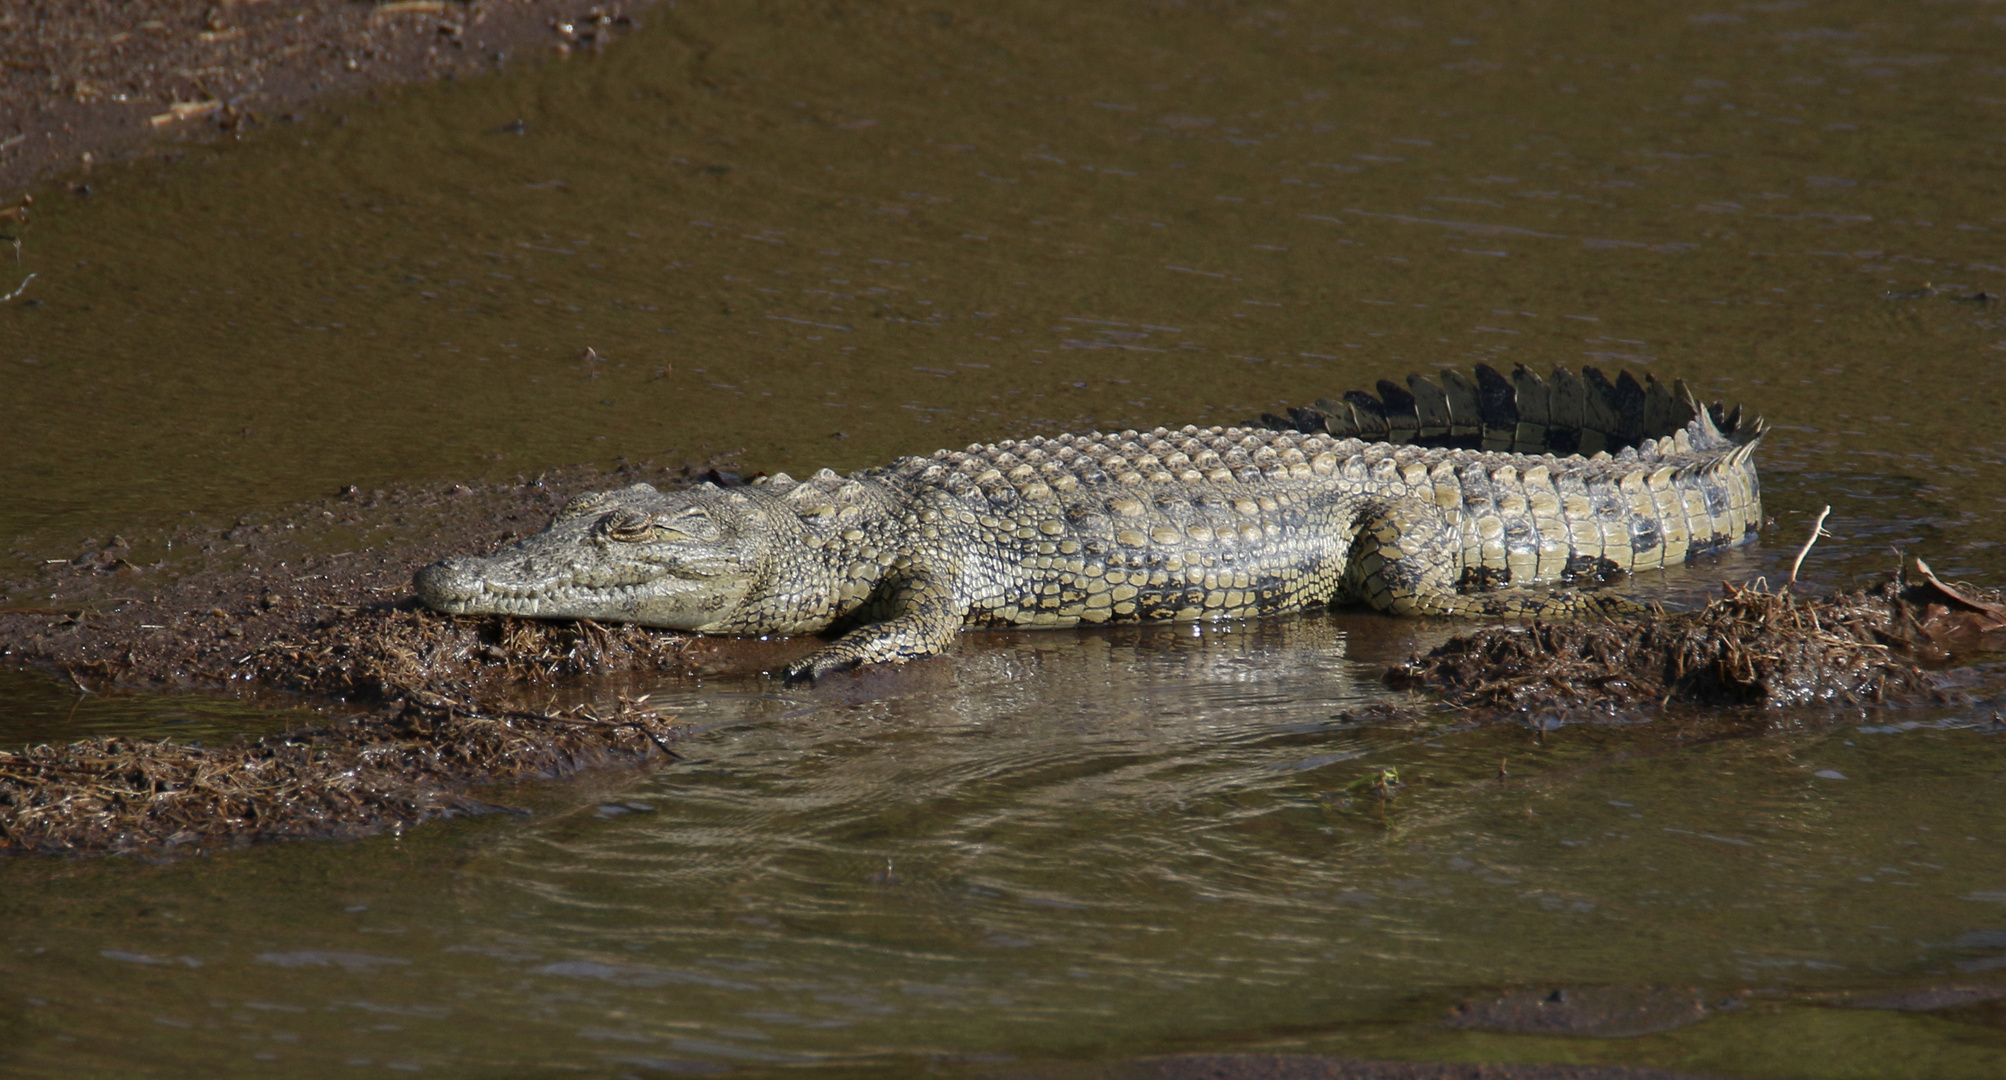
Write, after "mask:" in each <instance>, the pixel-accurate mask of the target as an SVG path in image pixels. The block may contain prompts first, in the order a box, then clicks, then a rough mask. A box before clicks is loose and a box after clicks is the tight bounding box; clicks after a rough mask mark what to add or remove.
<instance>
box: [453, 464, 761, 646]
mask: <svg viewBox="0 0 2006 1080" xmlns="http://www.w3.org/2000/svg"><path fill="white" fill-rule="evenodd" d="M770 502H772V500H771V499H767V498H762V497H759V496H754V495H749V494H747V493H746V492H744V491H741V490H737V489H726V488H720V487H718V486H716V485H714V484H708V483H706V484H698V485H697V486H695V487H692V488H687V489H684V490H680V491H671V492H661V491H657V490H655V489H654V488H653V487H652V486H650V485H647V484H635V485H634V486H632V487H629V488H623V489H621V490H619V491H601V492H595V493H592V494H589V495H581V496H579V497H578V498H575V499H573V500H571V502H570V503H569V504H567V505H566V506H565V507H564V509H563V510H561V511H559V512H558V515H557V518H556V520H554V521H552V522H551V523H550V526H549V527H548V528H546V529H544V530H543V531H542V532H540V533H537V534H536V535H534V536H530V537H527V538H525V539H522V540H519V541H517V542H515V543H513V544H510V545H508V546H507V547H504V548H502V549H501V550H500V551H497V552H495V553H494V554H492V555H489V556H486V557H484V558H483V557H463V558H456V559H446V560H444V561H443V562H436V563H433V564H432V565H430V566H427V567H425V568H424V569H423V570H420V571H418V575H417V578H416V579H415V580H414V582H413V585H414V586H415V588H416V589H417V592H418V598H419V599H420V600H423V601H424V602H425V603H426V604H427V605H429V606H431V607H432V608H434V609H436V610H439V611H443V612H446V613H448V614H452V615H522V616H528V617H531V618H544V619H603V620H606V621H609V622H629V623H640V624H642V625H645V626H663V627H670V628H673V629H678V630H720V629H725V628H727V627H728V626H729V623H730V619H731V616H732V615H733V613H734V612H736V611H738V610H739V608H740V607H741V606H742V605H743V604H744V602H745V599H746V597H747V594H748V593H749V592H750V591H751V590H752V589H753V587H754V585H755V583H756V582H757V581H758V580H759V579H760V578H761V577H762V576H763V575H762V570H763V569H764V567H765V564H766V562H767V560H768V558H769V557H770V555H771V553H772V540H773V536H774V533H775V530H774V529H773V528H772V526H771V525H770V524H769V521H768V519H769V517H771V516H772V515H771V510H770V507H769V506H768V505H767V504H768V503H770ZM790 516H791V515H790Z"/></svg>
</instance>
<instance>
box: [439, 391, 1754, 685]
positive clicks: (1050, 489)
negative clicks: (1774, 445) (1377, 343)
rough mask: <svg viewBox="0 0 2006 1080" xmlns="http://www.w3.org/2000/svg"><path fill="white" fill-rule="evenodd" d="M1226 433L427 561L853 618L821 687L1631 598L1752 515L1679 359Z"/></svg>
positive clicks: (680, 495)
mask: <svg viewBox="0 0 2006 1080" xmlns="http://www.w3.org/2000/svg"><path fill="white" fill-rule="evenodd" d="M1377 390H1378V393H1377V394H1376V395H1375V394H1372V393H1368V392H1365V391H1357V390H1354V391H1351V392H1349V393H1347V394H1345V395H1344V396H1343V397H1342V398H1339V399H1331V400H1324V401H1319V402H1317V403H1316V404H1315V405H1314V406H1310V407H1306V408H1297V409H1291V410H1290V411H1289V414H1288V415H1287V416H1278V415H1267V416H1264V417H1262V418H1261V419H1259V420H1254V421H1248V422H1246V423H1244V424H1240V425H1234V426H1227V427H1203V428H1201V427H1197V426H1186V427H1182V428H1162V427H1159V428H1156V429H1155V430H1152V431H1133V430H1129V431H1117V432H1092V433H1089V434H1085V435H1061V436H1058V437H1055V438H1046V437H1038V438H1029V439H1020V440H1009V439H1006V440H1004V441H1002V442H997V443H989V444H978V445H974V446H970V447H968V448H967V449H966V450H940V451H937V452H935V453H933V454H932V455H928V456H916V457H906V458H901V459H899V460H897V461H894V462H893V463H891V464H890V465H887V466H883V467H880V468H873V469H865V470H863V471H860V472H855V473H851V474H850V475H848V476H839V475H838V474H836V473H835V472H833V471H830V470H828V469H824V470H822V471H821V472H818V473H816V474H815V475H814V476H812V477H809V478H808V479H806V480H799V481H797V480H794V479H793V478H791V477H788V476H786V475H785V474H781V475H775V476H773V477H771V478H769V479H765V480H763V481H756V482H755V483H753V484H751V485H745V486H732V487H721V486H718V485H717V484H714V483H708V482H706V483H699V484H697V485H695V486H694V487H689V488H684V489H680V490H671V491H658V490H656V489H655V488H654V487H652V486H650V485H648V484H635V485H633V486H631V487H627V488H624V489H621V490H614V491H601V492H595V493H591V494H587V495H581V496H579V497H578V498H576V499H574V500H572V501H571V502H570V503H569V504H568V505H566V506H565V507H564V508H563V510H561V511H560V512H559V513H558V515H557V516H556V518H555V519H554V520H553V521H552V522H551V524H550V525H549V527H548V528H546V529H545V530H544V531H543V532H541V533H537V534H535V535H532V536H529V537H526V538H524V539H522V540H519V541H517V542H515V543H513V544H510V545H507V546H505V547H503V548H501V549H500V550H498V551H496V552H495V553H494V554H492V555H489V556H486V557H460V558H450V559H446V560H444V561H442V562H438V563H435V564H433V565H431V566H427V567H425V568H424V569H422V570H420V571H419V572H418V574H417V577H416V579H415V582H414V586H415V588H416V591H417V594H418V597H419V598H420V599H421V600H422V601H423V602H424V603H425V604H427V605H429V606H431V607H432V608H434V609H436V610H438V611H442V612H447V613H451V614H507V615H519V616H530V617H537V618H566V619H595V620H607V621H617V622H630V623H638V624H643V625H648V626H659V627H669V628H675V629H681V630H689V631H697V632H702V633H716V634H748V635H751V634H805V633H821V632H824V631H832V630H833V631H837V632H839V636H836V637H835V638H834V640H832V641H829V642H827V643H826V644H824V645H823V646H822V647H821V648H819V649H818V650H817V651H815V652H814V653H812V654H811V655H809V656H807V657H806V658H804V659H802V660H800V661H798V662H796V663H794V664H792V665H791V666H790V667H789V668H788V669H787V671H786V677H787V679H788V681H790V682H800V681H812V680H814V679H816V678H819V677H822V676H824V675H827V674H829V673H831V672H834V671H839V670H842V669H845V668H850V667H855V666H858V665H862V664H871V663H881V662H894V661H904V660H911V659H914V658H917V657H924V656H932V655H936V654H938V653H940V652H942V651H943V650H945V649H946V648H947V647H948V646H949V644H950V643H951V642H952V641H953V640H954V637H955V635H956V634H957V633H958V632H959V631H960V630H961V629H962V628H963V627H983V626H990V627H994V626H1016V627H1022V626H1051V627H1061V626H1074V625H1077V624H1080V623H1102V622H1109V621H1119V620H1200V619H1220V618H1239V617H1247V616H1260V615H1271V614H1276V613H1280V612H1287V611H1295V610H1302V609H1307V608H1313V607H1321V606H1325V605H1329V604H1334V603H1361V602H1362V603H1364V604H1368V605H1370V606H1371V607H1374V608H1377V609H1379V610H1382V611H1386V612H1391V613H1395V614H1402V615H1408V614H1413V615H1473V616H1492V617H1505V618H1548V617H1572V616H1578V615H1582V614H1588V613H1595V612H1609V611H1618V610H1636V609H1637V608H1638V606H1639V605H1637V604H1636V603H1635V602H1634V601H1631V600H1628V599H1626V598H1624V597H1621V596H1620V595H1618V594H1617V593H1616V592H1615V591H1613V590H1609V589H1602V588H1571V589H1554V588H1552V586H1555V585H1573V586H1594V585H1599V584H1602V583H1605V582H1606V581H1607V580H1608V579H1609V578H1610V577H1612V576H1614V575H1617V574H1620V573H1628V572H1633V571H1639V570H1647V569H1655V568H1659V567H1664V566H1669V565H1673V564H1676V563H1679V562H1682V561H1685V560H1688V559H1691V558H1694V557H1695V556H1699V555H1703V554H1706V553H1709V552H1715V551H1719V550H1721V549H1723V548H1726V547H1729V546H1731V545H1734V544H1738V543H1741V542H1743V541H1744V540H1745V539H1747V538H1748V537H1749V536H1751V535H1752V534H1753V533H1754V531H1755V529H1756V527H1757V525H1758V524H1759V523H1760V521H1761V520H1762V509H1761V495H1760V488H1759V484H1758V482H1757V479H1756V474H1755V466H1754V462H1753V460H1752V455H1753V452H1754V450H1755V447H1756V444H1757V442H1758V441H1759V440H1760V438H1761V436H1762V432H1763V425H1762V422H1761V421H1760V420H1759V419H1744V418H1743V417H1742V415H1741V409H1740V407H1739V406H1736V407H1735V408H1734V409H1733V410H1732V411H1728V410H1725V409H1723V408H1722V407H1721V406H1720V404H1719V403H1714V404H1711V405H1702V404H1701V403H1700V402H1699V401H1698V399H1697V398H1695V397H1694V396H1693V394H1692V393H1691V392H1690V391H1689V390H1688V389H1687V388H1686V386H1685V384H1684V383H1683V382H1676V383H1674V385H1673V386H1672V387H1669V388H1668V387H1666V386H1665V385H1663V384H1662V383H1660V382H1658V381H1657V380H1656V379H1655V378H1654V377H1652V376H1649V375H1646V376H1645V377H1644V378H1643V379H1642V380H1641V381H1640V380H1639V379H1637V378H1636V377H1635V376H1633V375H1631V374H1630V373H1628V372H1624V373H1622V374H1621V375H1619V377H1618V378H1617V379H1615V380H1613V381H1612V380H1610V379H1609V378H1607V377H1606V376H1604V375H1603V373H1602V372H1600V371H1598V370H1597V369H1595V368H1590V367H1584V368H1582V369H1581V370H1580V371H1579V372H1578V373H1577V372H1574V371H1571V370H1568V369H1566V368H1559V369H1556V370H1555V371H1554V372H1553V373H1552V375H1551V376H1549V377H1545V378H1542V377H1541V376H1539V375H1538V374H1536V373H1534V372H1532V371H1531V370H1528V369H1526V368H1525V367H1523V366H1520V367H1519V368H1518V369H1517V370H1515V371H1514V372H1513V373H1512V374H1510V375H1505V374H1502V373H1500V372H1498V371H1497V370H1495V369H1494V368H1491V367H1489V366H1483V365H1480V366H1478V367H1476V368H1475V369H1474V377H1472V376H1470V375H1465V374H1463V373H1461V372H1458V371H1449V372H1445V373H1443V374H1441V375H1440V376H1439V377H1438V378H1436V379H1429V378H1426V377H1423V376H1420V375H1414V376H1410V377H1408V378H1407V380H1406V381H1405V383H1404V384H1402V383H1395V382H1392V381H1390V380H1382V381H1380V382H1379V383H1378V385H1377Z"/></svg>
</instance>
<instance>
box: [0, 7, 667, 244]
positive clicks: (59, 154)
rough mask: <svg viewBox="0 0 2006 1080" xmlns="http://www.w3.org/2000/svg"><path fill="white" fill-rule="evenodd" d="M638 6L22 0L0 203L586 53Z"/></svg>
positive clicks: (5, 64)
mask: <svg viewBox="0 0 2006 1080" xmlns="http://www.w3.org/2000/svg"><path fill="white" fill-rule="evenodd" d="M649 4H650V0H627V2H619V0H614V2H603V0H602V2H598V3H595V2H593V0H467V2H462V0H379V2H377V3H374V4H357V3H353V2H350V0H217V2H212V0H137V2H133V3H118V2H115V0H69V2H64V0H26V2H25V3H22V4H19V5H16V6H15V7H14V8H13V9H12V10H9V11H7V12H5V13H0V203H4V204H5V205H6V206H10V207H11V206H14V205H16V203H17V200H19V199H20V198H21V196H22V195H23V193H25V192H27V191H28V190H29V189H31V188H37V187H48V186H61V185H63V184H65V183H68V184H69V186H70V187H71V189H72V190H81V189H83V188H84V187H86V186H87V185H86V184H85V181H84V180H83V179H82V177H85V176H88V174H89V173H90V171H91V169H92V168H94V167H95V166H99V165H103V164H106V163H109V162H114V161H122V160H131V159H134V158H141V157H145V156H148V155H149V154H153V155H158V154H162V153H172V152H173V150H174V148H176V147H178V146H182V145H186V144H190V143H198V144H199V143H212V142H215V141H217V140H220V139H229V138H235V137H237V136H239V135H241V134H242V133H243V132H245V131H247V130H251V129H254V128H257V127H260V126H267V125H271V124H275V123H279V122H281V121H282V120H283V119H284V118H286V117H287V116H289V115H291V114H292V112H293V111H294V110H298V109H304V108H308V107H311V106H313V105H316V104H318V103H320V102H322V101H324V100H325V99H328V98H337V97H346V96H352V95H355V94H361V93H366V92H369V91H372V90H377V89H382V88H387V87H391V86H396V85H402V84H408V83H414V82H421V81H426V80H438V79H460V78H470V77H474V76H479V75H484V74H489V73H493V72H498V71H504V70H507V69H508V68H510V67H511V66H513V65H516V64H519V63H520V62H521V61H522V60H523V59H526V58H529V57H532V56H544V57H560V58H561V57H564V56H569V55H570V54H571V53H572V52H575V51H579V50H583V51H587V52H596V51H599V50H602V49H604V48H605V47H606V46H607V45H609V44H611V43H612V42H613V41H615V40H617V39H619V38H621V37H624V36H626V34H627V33H628V32H630V31H632V30H634V29H638V28H639V26H640V19H638V18H637V17H636V13H637V12H640V11H643V10H645V9H646V8H647V7H648V6H649Z"/></svg>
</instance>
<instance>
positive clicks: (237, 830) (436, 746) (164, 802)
mask: <svg viewBox="0 0 2006 1080" xmlns="http://www.w3.org/2000/svg"><path fill="white" fill-rule="evenodd" d="M644 705H645V699H643V700H637V701H623V702H622V703H621V704H620V707H619V708H618V709H617V710H613V711H609V713H608V714H607V715H600V714H599V713H598V712H595V711H593V710H591V709H589V708H585V707H578V708H573V709H567V710H561V711H551V712H543V713H532V712H523V711H514V712H494V713H464V712H461V711H458V710H457V709H455V708H453V707H451V706H447V707H432V706H426V705H421V704H418V703H415V702H403V703H400V704H399V705H398V706H397V707H395V708H393V709H387V710H385V711H384V713H383V714H381V715H377V716H368V717H362V718H358V719H354V720H350V721H347V722H344V723H339V724H334V725H329V726H326V727H318V728H309V729H305V730H300V731H293V732H288V733H286V734H283V735H274V736H268V737H266V738H262V739H257V740H255V741H247V742H243V743H239V744H237V745H233V746H224V747H214V748H211V747H202V746H196V745H190V744H183V743H173V742H167V741H159V742H153V741H148V740H143V739H92V740H87V741H84V742H78V743H72V744H70V745H68V746H60V747H55V746H38V747H35V748H32V749H29V750H24V751H20V752H6V751H0V851H6V852H16V853H19V852H65V853H88V852H120V851H123V852H133V851H161V850H170V849H174V848H178V847H182V846H183V845H196V846H198V847H206V846H212V845H216V844H220V843H247V842H250V841H253V840H266V839H276V838H281V837H299V836H360V835H365V834H368V833H373V832H377V831H381V830H383V829H386V828H401V827H403V826H406V825H412V824H416V823H418V822H421V821H426V820H429V819H433V818H439V817H446V816H451V815H454V814H460V813H474V812H484V811H491V810H496V809H502V808H500V807H496V806H494V805H493V804H491V803H487V802H484V801H482V800H480V799H477V798H474V797H472V796H470V795H468V794H467V793H466V791H465V788H466V787H467V786H468V785H470V784H475V783H499V782H507V781H512V780H520V779H526V778H531V777H546V776H557V775H563V774H565V773H569V772H572V771H575V770H577V769H580V768H586V767H592V766H601V765H613V764H634V763H640V762H645V761H648V760H650V759H656V758H663V757H673V756H674V751H673V750H671V749H670V744H671V743H672V742H673V740H674V739H675V737H676V729H675V727H674V725H673V724H672V723H671V722H670V721H668V720H667V719H665V718H663V717H662V716H661V715H660V714H658V713H656V712H654V711H652V710H649V709H646V708H645V707H644Z"/></svg>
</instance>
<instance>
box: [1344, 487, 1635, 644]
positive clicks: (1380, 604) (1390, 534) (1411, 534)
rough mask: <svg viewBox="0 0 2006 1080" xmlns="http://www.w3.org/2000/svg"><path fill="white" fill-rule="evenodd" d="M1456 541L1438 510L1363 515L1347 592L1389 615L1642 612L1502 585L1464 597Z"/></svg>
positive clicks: (1631, 603) (1410, 504)
mask: <svg viewBox="0 0 2006 1080" xmlns="http://www.w3.org/2000/svg"><path fill="white" fill-rule="evenodd" d="M1462 562H1463V561H1462V540H1461V537H1460V536H1459V535H1458V533H1457V530H1456V526H1455V525H1454V524H1453V523H1452V522H1451V521H1450V520H1449V518H1448V515H1446V514H1444V513H1443V512H1442V510H1441V508H1440V507H1438V506H1436V505H1435V504H1433V503H1431V502H1426V501H1424V500H1421V499H1395V500H1392V501H1391V502H1388V503H1386V504H1384V505H1383V506H1381V507H1380V508H1378V510H1377V512H1375V513H1372V514H1370V515H1368V516H1367V517H1365V518H1363V519H1362V520H1361V521H1360V523H1359V527H1358V531H1357V534H1356V536H1355V538H1354V539H1353V541H1352V547H1351V557H1350V561H1349V564H1348V567H1347V570H1346V579H1347V585H1348V589H1347V591H1348V593H1349V595H1351V596H1353V597H1356V598H1357V599H1360V600H1363V601H1365V602H1366V603H1368V604H1370V605H1372V606H1373V607H1375V608H1378V609H1379V610H1381V611H1385V612H1390V613H1392V614H1395V615H1456V616H1465V617H1468V616H1478V617H1490V618H1505V619H1572V618H1579V617H1581V616H1584V615H1606V614H1617V613H1620V612H1634V611H1645V610H1648V609H1647V608H1646V607H1645V605H1643V604H1640V603H1638V602H1637V601H1635V600H1632V599H1630V598H1628V597H1625V596H1618V595H1616V594H1614V593H1610V592H1588V591H1584V590H1578V589H1570V590H1551V589H1539V588H1507V589H1498V590H1494V591H1489V592H1477V593H1466V592H1463V591H1461V590H1460V589H1459V588H1458V582H1459V579H1460V578H1461V577H1462Z"/></svg>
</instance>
